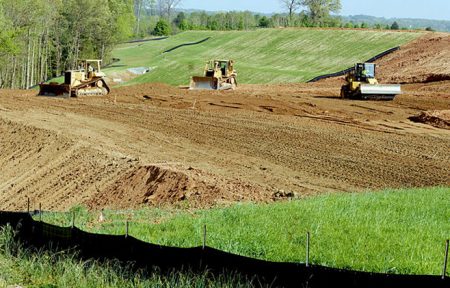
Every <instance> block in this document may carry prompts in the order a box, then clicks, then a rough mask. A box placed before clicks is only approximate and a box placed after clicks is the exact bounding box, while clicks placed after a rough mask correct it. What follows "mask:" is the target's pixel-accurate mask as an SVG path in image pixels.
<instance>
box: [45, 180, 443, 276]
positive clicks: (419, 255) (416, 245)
mask: <svg viewBox="0 0 450 288" xmlns="http://www.w3.org/2000/svg"><path fill="white" fill-rule="evenodd" d="M448 203H450V188H449V187H441V188H422V189H404V190H391V191H381V192H370V193H363V194H330V195H324V196H317V197H311V198H306V199H303V200H295V201H290V202H280V203H272V204H249V203H247V204H237V205H235V206H232V207H228V208H216V209H211V210H199V211H191V212H189V211H185V210H175V209H172V210H171V209H157V208H143V209H139V210H127V211H113V210H107V211H104V212H103V214H104V216H105V219H106V221H104V222H99V221H98V216H99V213H100V212H98V211H97V212H89V211H87V210H86V209H84V208H82V207H78V208H75V209H74V212H75V213H76V215H77V217H76V219H77V220H76V226H78V227H80V228H82V229H85V230H88V231H92V232H98V233H110V234H125V222H126V221H127V220H128V221H129V222H130V226H129V228H130V235H133V236H134V237H136V238H139V239H142V240H145V241H148V242H151V243H156V244H161V245H168V246H179V247H191V246H201V245H202V229H203V225H207V227H208V237H207V245H208V246H210V247H214V248H217V249H221V250H223V251H227V252H231V253H236V254H241V255H245V256H250V257H254V258H259V259H266V260H273V261H282V262H285V261H286V262H304V261H305V238H306V232H307V231H309V232H310V233H311V245H310V249H311V250H310V254H311V258H310V261H311V262H312V263H314V264H321V265H326V266H331V267H339V268H351V269H356V270H363V271H373V272H390V273H402V274H432V275H439V273H440V271H441V268H442V267H441V266H442V261H443V256H442V255H443V249H444V242H445V239H447V238H449V237H450V221H449V219H450V205H448ZM43 219H44V221H47V222H50V223H54V224H58V225H63V226H68V225H70V222H71V214H70V213H67V214H61V213H50V214H44V218H43Z"/></svg>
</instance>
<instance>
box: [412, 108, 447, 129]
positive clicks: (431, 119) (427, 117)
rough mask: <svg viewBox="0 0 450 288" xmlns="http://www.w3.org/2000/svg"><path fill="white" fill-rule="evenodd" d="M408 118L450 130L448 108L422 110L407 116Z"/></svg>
mask: <svg viewBox="0 0 450 288" xmlns="http://www.w3.org/2000/svg"><path fill="white" fill-rule="evenodd" d="M409 120H411V121H413V122H417V123H424V124H428V125H431V126H434V127H437V128H442V129H448V130H450V110H434V111H424V112H421V113H420V114H418V115H414V116H411V117H409Z"/></svg>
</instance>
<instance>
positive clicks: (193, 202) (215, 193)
mask: <svg viewBox="0 0 450 288" xmlns="http://www.w3.org/2000/svg"><path fill="white" fill-rule="evenodd" d="M183 200H189V206H190V207H205V206H206V207H208V206H213V205H215V204H221V203H229V202H236V201H241V200H245V201H253V200H255V201H264V200H270V193H269V191H267V190H266V189H264V188H263V187H261V186H259V185H253V184H248V183H244V182H242V181H239V180H228V179H224V178H222V177H218V176H217V175H213V174H210V173H206V172H204V171H201V170H199V169H195V168H192V167H189V168H187V169H183V168H182V167H174V166H173V165H172V166H157V165H146V166H140V167H137V168H135V169H132V170H130V171H127V172H126V173H124V174H123V175H122V176H121V177H120V178H119V179H118V180H117V181H116V182H115V183H114V184H113V185H111V186H110V187H109V188H107V189H106V190H105V191H103V192H102V193H99V194H97V195H96V196H95V197H94V198H93V199H92V200H90V201H88V203H87V204H88V206H90V207H105V206H107V207H113V208H129V207H136V205H139V204H150V205H166V204H180V203H181V202H180V201H183Z"/></svg>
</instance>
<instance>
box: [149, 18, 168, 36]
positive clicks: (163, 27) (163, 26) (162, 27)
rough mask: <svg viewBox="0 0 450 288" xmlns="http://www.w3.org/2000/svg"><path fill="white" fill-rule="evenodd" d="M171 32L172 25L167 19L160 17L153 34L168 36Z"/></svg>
mask: <svg viewBox="0 0 450 288" xmlns="http://www.w3.org/2000/svg"><path fill="white" fill-rule="evenodd" d="M170 33H171V30H170V26H169V24H168V23H167V21H166V20H164V19H160V20H159V21H158V22H157V23H156V27H155V31H154V32H153V34H155V35H156V36H168V35H169V34H170Z"/></svg>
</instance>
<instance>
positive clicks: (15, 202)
mask: <svg viewBox="0 0 450 288" xmlns="http://www.w3.org/2000/svg"><path fill="white" fill-rule="evenodd" d="M430 35H435V34H430ZM436 35H438V36H437V37H441V36H440V34H436ZM424 37H428V36H424ZM424 39H426V38H424ZM424 41H425V40H424ZM440 41H445V40H440ZM437 43H439V42H437ZM445 49H447V50H448V49H450V46H447V47H446V48H445ZM445 49H444V50H445ZM410 53H412V52H410ZM430 53H437V54H439V53H441V52H439V53H438V52H437V51H434V50H432V51H431V52H430ZM443 53H444V52H443ZM445 53H447V52H445ZM397 55H398V57H403V56H405V55H404V54H401V53H400V54H397ZM402 55H403V56H402ZM405 57H406V56H405ZM424 57H425V56H424ZM429 58H432V57H431V56H430V57H429ZM447 60H448V58H447ZM392 61H394V60H392ZM396 61H397V62H398V63H400V62H401V59H397V60H396ZM443 61H444V60H443ZM405 62H406V60H405ZM392 63H394V62H392ZM412 63H416V62H412ZM417 63H419V64H420V65H422V63H425V62H420V61H419V62H417ZM441 63H442V62H441ZM414 65H417V64H414ZM424 65H425V64H424ZM382 67H386V66H382ZM430 67H431V66H430ZM430 67H428V66H426V65H425V66H423V67H422V66H416V68H415V69H416V70H417V71H424V72H423V73H424V77H423V79H426V77H428V76H430V75H435V74H436V75H437V74H446V73H447V71H446V70H445V69H447V68H445V67H448V65H447V66H445V67H441V69H440V70H439V71H434V70H433V71H432V69H431V68H430ZM380 70H381V69H380ZM427 71H428V72H427ZM426 73H429V74H428V76H427V75H425V74H426ZM405 79H406V80H407V79H409V78H408V77H407V78H405ZM406 80H405V81H406ZM340 81H342V80H340V79H329V80H326V81H323V82H319V83H314V84H286V85H241V86H239V87H238V89H237V90H236V91H221V92H198V91H188V90H183V89H178V88H175V87H170V86H167V85H164V84H145V85H140V86H133V87H122V88H115V89H113V93H112V94H110V95H108V96H107V97H88V98H78V99H75V98H72V99H58V98H49V97H37V96H35V91H12V90H0V135H1V138H0V148H1V151H2V153H1V154H0V209H10V210H20V209H25V208H26V203H27V200H26V199H27V197H29V198H30V199H31V202H32V208H36V207H37V206H38V203H42V204H43V208H44V209H45V210H66V209H68V208H70V207H72V206H73V205H76V204H80V203H81V204H84V205H88V206H89V207H91V208H103V207H114V208H123V207H139V206H141V205H152V206H154V205H178V206H181V207H211V206H215V205H226V204H228V203H232V202H237V201H255V202H269V201H275V200H277V199H285V198H289V197H303V196H306V195H312V194H318V193H324V192H334V191H364V190H367V189H382V188H386V187H394V188H395V187H423V186H434V185H447V186H448V185H450V178H449V175H450V155H449V153H448V147H449V146H450V131H449V130H448V126H447V127H443V126H441V124H442V123H441V124H439V125H438V126H437V127H435V126H436V121H434V120H433V121H432V123H430V124H432V125H427V124H423V123H415V122H413V121H410V120H409V117H411V116H414V115H419V114H420V113H421V112H423V111H441V112H440V114H439V115H440V116H439V117H440V119H441V120H442V119H443V120H444V121H448V118H442V115H443V114H445V113H448V112H442V111H443V110H448V107H450V92H449V91H450V81H448V80H445V81H439V82H428V83H414V84H407V85H403V86H402V89H403V91H404V94H402V95H400V96H397V97H396V99H395V100H394V101H387V102H386V101H351V100H342V99H340V98H338V95H339V89H340V83H341V82H340ZM406 82H407V81H406ZM426 115H433V116H436V113H431V114H430V113H428V114H426ZM445 115H448V114H445ZM422 118H424V117H422ZM425 118H427V117H425ZM427 119H428V118H427ZM422 122H423V121H422ZM425 123H429V122H425ZM447 123H448V122H447ZM442 128H446V129H442Z"/></svg>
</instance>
